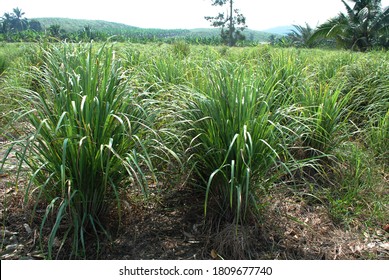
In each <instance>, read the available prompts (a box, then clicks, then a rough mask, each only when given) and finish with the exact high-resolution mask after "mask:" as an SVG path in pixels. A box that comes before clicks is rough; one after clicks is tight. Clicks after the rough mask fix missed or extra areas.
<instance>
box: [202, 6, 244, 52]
mask: <svg viewBox="0 0 389 280" xmlns="http://www.w3.org/2000/svg"><path fill="white" fill-rule="evenodd" d="M226 4H228V6H229V9H228V12H227V14H224V13H219V14H218V15H217V16H216V17H209V16H206V17H205V19H206V20H208V21H210V22H211V23H212V26H213V27H220V28H221V31H220V37H221V38H222V41H223V42H224V43H225V44H228V45H229V46H230V47H232V46H235V44H236V43H237V42H238V41H241V40H244V39H245V36H244V35H243V34H242V32H243V30H244V29H245V28H246V27H247V26H246V18H245V17H244V16H243V14H241V13H240V12H239V10H238V9H234V8H233V7H234V1H233V0H213V1H212V5H213V6H224V5H226ZM226 26H227V29H225V28H226Z"/></svg>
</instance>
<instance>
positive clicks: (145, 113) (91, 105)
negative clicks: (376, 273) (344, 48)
mask: <svg viewBox="0 0 389 280" xmlns="http://www.w3.org/2000/svg"><path fill="white" fill-rule="evenodd" d="M8 47H9V46H8V45H4V46H2V47H1V48H3V49H5V48H8ZM24 47H25V46H23V45H20V46H19V48H21V49H23V48H24ZM1 48H0V57H1V50H2V49H1ZM30 49H31V48H30ZM14 51H15V52H16V53H17V48H14ZM26 56H27V57H26ZM26 56H24V58H23V59H20V60H19V61H18V60H17V59H16V56H15V61H9V62H7V63H9V64H7V65H9V66H5V67H4V70H3V72H2V74H1V87H0V94H1V96H2V97H4V98H2V104H1V105H2V110H3V108H4V112H5V108H11V109H13V110H8V113H7V114H4V113H3V115H2V116H1V118H2V119H1V120H0V121H1V122H2V123H4V124H5V125H4V126H3V129H2V130H3V131H0V133H1V134H4V135H6V133H5V132H6V131H5V130H12V135H13V137H15V138H16V139H17V140H15V142H14V145H15V146H18V147H19V148H20V149H19V150H20V151H21V152H20V153H19V157H20V160H21V162H23V163H24V164H26V165H27V166H28V167H29V170H30V175H29V179H30V180H29V183H28V185H27V186H23V188H24V191H25V199H26V202H32V204H33V206H32V210H33V211H32V213H34V212H35V210H36V209H38V208H39V207H42V205H43V207H44V208H45V214H44V215H43V217H42V221H41V227H40V235H41V238H42V240H46V239H44V238H47V242H46V243H45V244H42V248H43V250H44V251H45V252H47V255H46V256H47V258H59V257H63V255H60V254H61V253H62V251H65V252H66V253H68V256H67V257H71V258H87V257H88V248H89V245H88V244H89V242H91V238H90V236H93V237H94V238H92V239H93V240H94V242H97V243H93V244H97V245H96V246H97V248H99V242H98V241H99V240H101V239H102V238H104V239H105V238H110V237H111V232H109V230H108V229H107V222H108V221H107V219H110V218H111V216H110V215H109V213H112V212H114V213H116V215H117V216H116V217H117V219H118V221H120V217H121V212H122V205H121V204H122V200H123V197H122V196H123V193H125V192H126V191H127V190H129V189H133V188H136V187H138V188H139V189H140V190H141V191H142V193H143V194H144V195H145V197H147V194H148V189H149V188H150V187H152V188H155V187H156V186H158V185H159V184H158V181H161V180H162V181H167V182H177V181H178V180H180V179H179V178H182V177H185V178H188V179H186V180H187V181H185V182H184V183H185V184H187V185H190V184H191V185H194V186H197V188H198V190H199V192H198V193H199V195H200V196H201V197H202V198H203V201H204V220H205V226H206V227H208V228H209V229H210V230H211V232H212V233H213V234H214V235H215V236H217V235H218V234H222V233H225V230H230V232H229V235H228V236H230V237H229V238H231V243H228V242H227V243H226V242H225V241H224V242H223V244H219V245H220V246H219V247H218V248H217V252H218V253H220V254H222V255H223V256H224V257H227V258H250V257H251V253H250V252H251V251H252V250H251V248H252V247H255V246H256V244H255V243H253V242H252V240H253V239H252V236H250V231H249V230H247V229H248V228H249V227H252V226H255V225H259V224H261V223H263V220H262V214H263V211H266V204H265V201H266V198H267V196H268V195H269V193H271V192H272V191H273V190H274V189H282V188H291V189H293V190H295V191H296V192H301V191H302V190H304V191H305V188H304V186H307V185H310V186H312V185H314V186H315V187H314V188H312V189H311V193H310V195H312V196H314V197H320V199H319V200H320V201H321V202H322V203H323V204H324V205H325V206H326V207H327V208H328V211H329V213H330V214H331V216H332V217H333V218H334V220H336V221H339V222H340V223H341V224H343V225H344V226H346V225H348V224H350V223H353V222H354V221H355V219H358V218H359V217H360V216H359V215H361V211H360V210H358V209H361V207H365V208H366V207H368V208H369V209H371V211H370V213H366V211H365V212H364V213H363V214H364V217H365V219H366V215H367V216H368V218H367V219H366V220H365V223H366V224H368V225H370V226H371V225H377V224H379V223H383V222H385V217H386V216H387V214H388V208H387V205H388V203H387V202H388V197H387V196H385V195H381V193H380V192H379V191H378V189H380V188H381V190H382V185H381V184H382V182H383V180H384V179H383V178H382V175H380V174H381V173H380V172H382V171H381V170H384V171H383V172H384V174H387V162H388V153H387V151H388V149H387V148H388V146H387V145H388V144H387V139H388V131H389V129H388V124H389V119H388V118H389V115H388V114H389V113H388V112H389V111H388V107H389V106H388V103H389V95H388V84H387V80H388V75H389V72H388V70H387V69H389V67H388V66H389V65H388V62H387V61H389V59H388V57H387V54H386V53H382V52H376V53H369V54H362V53H349V52H340V51H322V50H297V49H276V48H272V47H270V46H260V47H251V48H227V47H205V46H201V47H200V46H190V45H187V44H176V45H165V44H162V45H160V44H159V45H152V44H150V45H147V46H146V47H145V46H142V47H141V46H140V45H136V44H115V45H111V44H104V45H92V44H85V45H84V44H68V43H60V44H47V45H44V46H34V51H33V52H31V53H29V54H27V55H26ZM17 61H18V62H17ZM368 62H369V63H368ZM0 65H1V64H0ZM11 93H12V94H11ZM21 126H22V128H21ZM18 131H19V132H20V131H22V133H19V134H18V133H17V132H18ZM368 155H373V156H372V157H370V156H368ZM20 166H22V164H21V165H20ZM177 166H179V168H177ZM342 166H347V168H341V167H342ZM368 166H370V168H368ZM378 170H380V172H378ZM20 174H22V173H21V172H20ZM183 175H185V176H183ZM372 178H374V180H373V179H372ZM20 187H22V186H20ZM171 187H172V188H174V187H175V186H171ZM383 191H384V190H383ZM369 193H370V194H371V193H374V194H375V195H374V197H373V196H371V195H368V194H369ZM371 205H373V207H371V208H370V206H371ZM385 205H386V206H385ZM345 209H355V213H354V215H350V213H349V212H347V211H345ZM357 210H358V211H357ZM108 217H110V218H108ZM119 223H120V222H119ZM47 227H49V228H50V231H49V232H46V231H45V229H46V228H47ZM58 238H59V239H60V240H61V246H60V247H59V249H58V248H57V247H55V246H54V241H55V240H56V239H58ZM236 243H238V246H237V244H236ZM226 244H227V245H226ZM54 247H55V248H57V249H54ZM69 247H71V248H72V249H71V250H68V249H67V248H69ZM216 247H217V244H216Z"/></svg>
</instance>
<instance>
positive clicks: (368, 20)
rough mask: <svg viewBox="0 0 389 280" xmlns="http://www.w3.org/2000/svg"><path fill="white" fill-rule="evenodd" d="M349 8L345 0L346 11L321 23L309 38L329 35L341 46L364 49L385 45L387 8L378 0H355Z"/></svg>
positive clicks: (388, 29) (388, 13)
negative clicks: (383, 7)
mask: <svg viewBox="0 0 389 280" xmlns="http://www.w3.org/2000/svg"><path fill="white" fill-rule="evenodd" d="M352 2H354V3H355V4H354V7H350V6H349V5H348V4H347V3H346V2H345V1H344V0H342V3H343V4H344V6H345V8H346V10H347V14H344V13H340V14H339V15H338V16H337V17H334V18H332V19H330V20H328V21H327V22H326V23H324V24H322V25H320V26H319V27H318V28H317V30H316V31H315V33H314V34H313V35H312V36H311V39H310V41H314V40H316V39H317V38H332V39H334V40H335V41H336V43H337V44H338V45H339V46H341V47H344V48H347V49H352V50H359V51H367V50H370V49H372V48H373V47H385V48H387V47H388V34H389V33H388V32H389V20H388V16H389V9H388V8H385V9H384V10H383V9H382V5H381V0H355V1H352Z"/></svg>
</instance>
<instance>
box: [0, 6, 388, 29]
mask: <svg viewBox="0 0 389 280" xmlns="http://www.w3.org/2000/svg"><path fill="white" fill-rule="evenodd" d="M346 2H347V1H346ZM211 3H212V1H211V0H104V1H103V0H94V1H89V0H60V1H56V0H51V1H50V0H0V16H1V15H3V14H4V13H5V12H12V9H13V8H16V7H18V8H20V9H21V10H22V11H23V12H25V17H26V18H38V17H64V18H76V19H98V20H106V21H112V22H119V23H125V24H128V25H132V26H137V27H143V28H162V29H174V28H182V29H191V28H208V27H210V23H209V22H208V21H206V20H205V19H204V16H216V15H217V14H218V13H219V12H224V11H226V8H221V7H213V6H212V5H211ZM234 5H235V8H238V9H239V10H240V11H241V13H242V14H243V15H244V16H245V17H246V21H247V22H246V23H247V25H248V27H249V28H250V29H253V30H265V29H268V28H272V27H277V26H286V25H292V24H297V25H305V23H308V24H309V25H310V26H311V27H315V26H317V25H318V24H321V23H324V22H325V21H326V20H328V19H329V18H331V17H334V16H336V15H337V14H338V13H339V12H345V9H344V6H343V4H342V2H341V0H271V1H265V0H235V4H234ZM350 5H352V3H351V4H350ZM382 6H383V7H386V6H389V0H382Z"/></svg>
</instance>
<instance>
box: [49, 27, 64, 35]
mask: <svg viewBox="0 0 389 280" xmlns="http://www.w3.org/2000/svg"><path fill="white" fill-rule="evenodd" d="M61 31H62V30H61V25H59V24H52V25H50V26H49V32H50V35H51V36H53V37H55V38H60V37H61Z"/></svg>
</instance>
